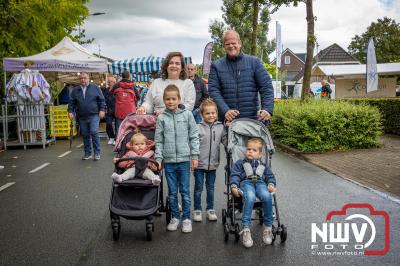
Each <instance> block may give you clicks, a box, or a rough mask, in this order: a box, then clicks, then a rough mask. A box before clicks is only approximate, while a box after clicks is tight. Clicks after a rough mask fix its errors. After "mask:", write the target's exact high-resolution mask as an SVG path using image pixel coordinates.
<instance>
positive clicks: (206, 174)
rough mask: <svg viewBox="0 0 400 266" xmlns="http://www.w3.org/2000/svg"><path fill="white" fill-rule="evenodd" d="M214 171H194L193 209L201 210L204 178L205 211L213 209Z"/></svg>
mask: <svg viewBox="0 0 400 266" xmlns="http://www.w3.org/2000/svg"><path fill="white" fill-rule="evenodd" d="M215 175H216V170H210V171H207V170H203V169H197V170H195V171H194V197H193V200H194V209H195V210H201V193H202V192H203V184H204V178H205V179H206V189H207V208H206V209H207V210H213V209H214V184H215Z"/></svg>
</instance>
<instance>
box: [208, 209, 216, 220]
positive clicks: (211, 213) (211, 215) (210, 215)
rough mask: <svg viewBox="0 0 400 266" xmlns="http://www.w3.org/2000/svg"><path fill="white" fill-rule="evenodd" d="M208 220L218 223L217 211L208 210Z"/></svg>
mask: <svg viewBox="0 0 400 266" xmlns="http://www.w3.org/2000/svg"><path fill="white" fill-rule="evenodd" d="M207 219H208V220H209V221H216V220H218V217H217V215H216V214H215V210H212V209H211V210H207Z"/></svg>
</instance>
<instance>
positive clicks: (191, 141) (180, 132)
mask: <svg viewBox="0 0 400 266" xmlns="http://www.w3.org/2000/svg"><path fill="white" fill-rule="evenodd" d="M163 100H164V104H165V107H166V109H165V110H164V111H163V112H162V113H161V115H160V116H159V117H158V118H157V125H156V133H155V138H154V139H155V142H156V153H155V159H156V161H157V162H158V164H159V165H160V166H161V163H162V162H164V170H165V178H166V180H167V184H168V196H169V199H170V208H171V213H172V219H171V221H170V223H169V224H168V226H167V229H168V231H176V230H177V229H178V225H179V222H180V218H181V217H180V213H179V207H178V187H179V191H180V193H181V196H182V220H183V221H182V232H184V233H189V232H191V231H192V221H191V220H190V168H192V170H193V169H195V168H197V165H198V157H199V136H198V134H199V133H198V128H197V124H196V122H195V120H194V117H193V115H192V112H191V111H188V110H182V109H180V108H179V107H178V106H179V102H180V101H181V97H180V94H179V89H178V87H176V86H175V85H173V84H170V85H168V86H167V87H166V88H165V90H164V94H163Z"/></svg>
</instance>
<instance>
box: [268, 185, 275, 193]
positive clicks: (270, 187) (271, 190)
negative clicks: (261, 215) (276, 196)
mask: <svg viewBox="0 0 400 266" xmlns="http://www.w3.org/2000/svg"><path fill="white" fill-rule="evenodd" d="M268 191H269V192H270V193H272V192H275V191H276V187H275V186H274V184H268Z"/></svg>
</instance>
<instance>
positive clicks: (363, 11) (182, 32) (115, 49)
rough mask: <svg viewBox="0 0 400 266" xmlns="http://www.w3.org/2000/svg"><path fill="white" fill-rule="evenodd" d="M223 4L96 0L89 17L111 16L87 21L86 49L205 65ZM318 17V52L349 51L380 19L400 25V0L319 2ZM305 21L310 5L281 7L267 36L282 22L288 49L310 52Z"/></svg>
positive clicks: (200, 0)
mask: <svg viewBox="0 0 400 266" xmlns="http://www.w3.org/2000/svg"><path fill="white" fill-rule="evenodd" d="M221 5H222V0H174V1H163V0H159V1H156V0H145V1H140V0H114V1H109V0H92V1H91V2H90V3H89V4H88V7H89V10H90V13H95V12H106V14H105V15H101V16H89V17H88V18H87V20H86V24H85V25H84V26H83V27H84V28H85V29H86V34H87V36H88V37H94V38H95V42H94V43H93V44H91V45H87V48H88V49H89V50H90V51H92V52H95V53H98V51H99V45H100V50H101V55H104V56H107V57H110V58H112V59H115V60H121V59H128V58H132V57H142V56H149V55H154V56H162V57H164V56H165V55H166V54H167V53H168V52H170V51H181V52H182V53H183V54H184V55H185V56H191V57H192V60H193V62H194V63H196V64H200V63H202V60H203V59H202V58H203V51H204V46H205V45H206V44H207V43H208V42H209V41H211V37H210V36H211V35H210V33H209V32H208V27H209V24H210V21H211V20H212V19H215V18H218V19H220V20H222V11H221ZM314 15H315V16H316V17H317V21H316V22H315V33H316V35H317V42H318V44H319V50H321V49H324V48H325V47H327V46H329V45H330V44H332V43H335V42H336V43H337V44H339V45H340V46H342V47H343V48H344V49H345V50H347V47H348V45H349V44H350V41H351V39H352V37H354V35H355V34H359V35H360V34H362V33H363V32H364V31H365V30H366V28H367V27H368V26H369V25H370V24H371V22H373V21H376V20H377V19H378V18H383V17H384V16H387V17H390V18H393V19H395V20H396V22H400V0H316V1H314ZM305 17H306V8H305V4H299V6H298V7H282V8H280V9H279V11H277V12H276V13H274V14H273V15H271V23H270V31H269V33H268V37H269V38H270V39H273V38H275V21H276V20H278V21H279V23H280V24H281V27H282V41H283V46H284V49H286V48H290V49H291V50H293V51H294V52H297V53H305V52H306V32H307V25H306V20H305ZM315 52H316V51H315ZM272 57H273V56H272V55H271V56H270V58H272Z"/></svg>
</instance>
